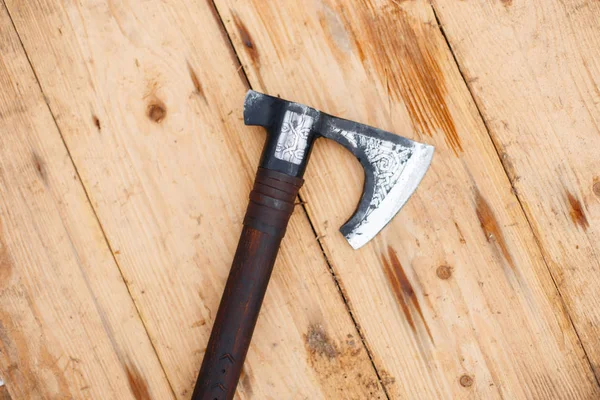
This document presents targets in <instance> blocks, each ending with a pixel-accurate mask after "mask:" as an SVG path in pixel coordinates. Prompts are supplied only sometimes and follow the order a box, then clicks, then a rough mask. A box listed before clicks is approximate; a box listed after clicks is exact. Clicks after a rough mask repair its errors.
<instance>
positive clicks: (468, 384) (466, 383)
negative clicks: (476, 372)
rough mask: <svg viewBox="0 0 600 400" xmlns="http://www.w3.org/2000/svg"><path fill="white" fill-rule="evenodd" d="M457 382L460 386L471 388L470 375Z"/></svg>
mask: <svg viewBox="0 0 600 400" xmlns="http://www.w3.org/2000/svg"><path fill="white" fill-rule="evenodd" d="M458 382H459V383H460V386H462V387H466V388H468V387H471V386H473V377H472V376H471V375H467V374H464V375H463V376H461V377H460V379H459V380H458Z"/></svg>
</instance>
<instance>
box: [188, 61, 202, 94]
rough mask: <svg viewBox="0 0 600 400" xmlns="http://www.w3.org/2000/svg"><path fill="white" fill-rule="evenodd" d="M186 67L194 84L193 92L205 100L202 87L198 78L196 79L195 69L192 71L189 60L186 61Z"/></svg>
mask: <svg viewBox="0 0 600 400" xmlns="http://www.w3.org/2000/svg"><path fill="white" fill-rule="evenodd" d="M187 67H188V72H189V73H190V79H191V80H192V84H193V85H194V93H195V94H197V95H198V96H200V97H202V98H203V99H204V100H206V97H205V96H204V88H203V87H202V84H201V83H200V79H198V75H197V74H196V71H194V69H193V68H192V65H191V64H190V63H189V62H188V63H187Z"/></svg>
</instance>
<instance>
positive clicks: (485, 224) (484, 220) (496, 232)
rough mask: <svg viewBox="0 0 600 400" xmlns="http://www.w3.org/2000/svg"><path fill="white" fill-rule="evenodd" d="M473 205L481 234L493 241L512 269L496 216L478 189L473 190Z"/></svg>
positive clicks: (513, 267) (513, 266) (509, 255)
mask: <svg viewBox="0 0 600 400" xmlns="http://www.w3.org/2000/svg"><path fill="white" fill-rule="evenodd" d="M475 205H476V213H477V219H479V223H480V225H481V229H482V230H483V234H484V235H485V238H486V240H487V241H488V243H493V244H496V246H498V249H499V250H500V252H501V253H502V256H503V257H504V259H505V260H506V262H508V265H510V267H511V268H512V269H513V270H514V269H515V262H514V261H513V258H512V256H511V254H510V252H509V251H508V246H507V245H506V240H505V239H504V234H503V233H502V230H501V229H500V226H499V225H498V221H496V217H495V216H494V213H493V211H492V209H491V207H490V205H489V203H488V202H487V200H486V199H485V198H484V197H483V196H482V195H481V193H479V191H478V190H475Z"/></svg>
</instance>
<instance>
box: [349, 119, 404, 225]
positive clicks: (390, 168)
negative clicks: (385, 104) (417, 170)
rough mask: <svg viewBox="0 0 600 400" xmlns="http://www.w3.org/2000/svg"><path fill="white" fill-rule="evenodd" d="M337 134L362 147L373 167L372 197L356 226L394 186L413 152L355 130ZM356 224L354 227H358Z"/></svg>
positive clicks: (364, 219) (365, 218)
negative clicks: (363, 215)
mask: <svg viewBox="0 0 600 400" xmlns="http://www.w3.org/2000/svg"><path fill="white" fill-rule="evenodd" d="M339 134H340V135H341V136H343V137H344V138H345V139H346V140H347V141H348V142H349V143H350V145H351V146H354V147H356V148H359V149H362V151H363V152H364V153H365V155H366V157H367V161H368V162H369V164H371V166H372V167H373V175H374V181H375V182H374V186H375V187H374V191H373V198H372V199H371V202H370V203H369V205H368V207H367V211H366V214H365V217H364V218H363V220H362V221H361V222H360V223H359V225H358V226H360V225H362V224H363V223H365V222H367V219H368V216H369V214H371V212H373V210H375V209H376V208H377V207H378V206H379V204H381V202H382V201H383V199H385V198H386V196H387V195H388V193H389V192H390V190H392V188H393V187H394V185H395V184H396V182H398V179H400V175H402V171H403V170H404V167H405V166H406V162H407V161H408V160H409V159H410V157H411V156H412V154H413V150H412V148H410V147H405V146H402V145H399V144H395V143H392V142H388V141H385V140H381V139H377V138H374V137H370V136H366V135H363V134H360V133H356V132H349V131H344V130H340V131H339ZM358 226H357V227H356V228H358Z"/></svg>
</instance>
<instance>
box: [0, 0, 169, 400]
mask: <svg viewBox="0 0 600 400" xmlns="http://www.w3.org/2000/svg"><path fill="white" fill-rule="evenodd" d="M0 26H2V29H1V30H0V199H1V200H0V310H1V311H0V376H1V377H2V380H3V381H4V384H5V386H3V387H0V398H2V399H10V398H11V397H12V398H14V399H38V398H55V399H58V398H61V399H62V398H104V399H107V398H119V399H134V398H135V399H149V398H151V397H152V398H160V399H169V398H173V394H172V392H171V388H170V387H169V384H168V382H167V380H166V377H165V375H164V372H163V370H162V368H161V365H160V363H159V361H158V357H157V356H156V354H155V352H154V350H153V348H152V345H151V342H150V339H149V337H148V335H147V333H146V331H145V330H144V326H143V324H142V321H141V319H140V316H139V315H138V313H137V310H136V309H135V307H134V304H133V301H132V300H131V298H130V296H129V293H128V291H127V287H126V286H125V284H124V282H123V278H122V276H121V274H120V273H119V269H118V267H117V265H116V264H115V262H114V259H113V257H112V255H111V253H110V250H109V248H108V246H107V244H106V241H105V238H104V236H103V233H102V231H101V229H100V225H99V224H98V221H97V220H96V217H95V215H94V213H93V211H92V208H91V206H90V204H89V202H88V200H87V198H86V194H85V192H84V190H83V187H82V185H81V182H80V180H79V177H78V175H77V173H76V170H75V168H74V166H73V164H72V163H71V159H70V158H69V155H68V153H67V149H66V148H65V146H64V143H63V142H62V140H61V137H60V134H59V131H58V130H57V128H56V125H55V124H54V121H53V119H52V115H51V113H50V111H49V110H48V107H47V105H46V103H45V102H44V98H43V95H42V93H41V91H40V87H39V86H38V84H37V82H36V79H35V77H34V75H33V71H32V70H31V67H30V65H29V63H28V61H27V58H26V55H25V53H24V51H23V48H22V47H21V44H20V42H19V38H18V37H17V34H16V32H15V31H14V29H13V27H12V23H11V21H10V19H9V16H8V14H7V12H6V8H5V7H4V4H2V3H0Z"/></svg>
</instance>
